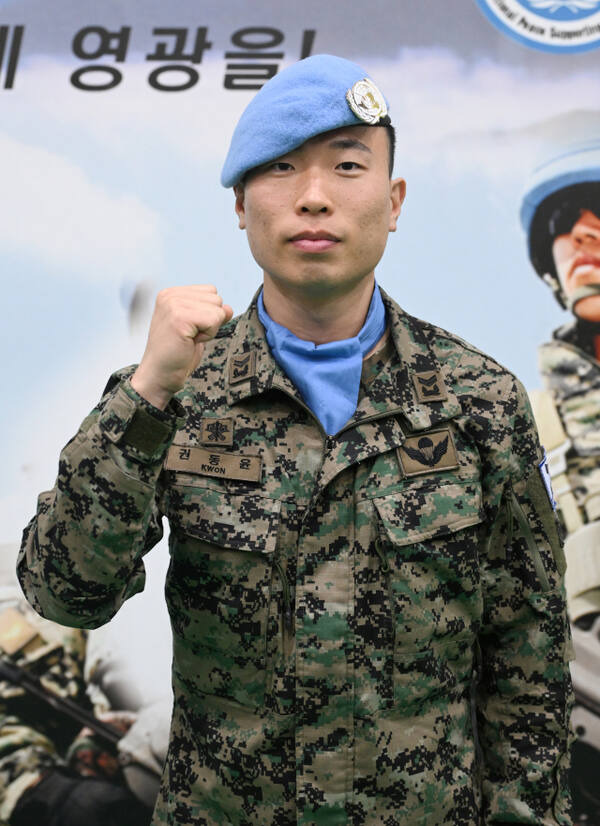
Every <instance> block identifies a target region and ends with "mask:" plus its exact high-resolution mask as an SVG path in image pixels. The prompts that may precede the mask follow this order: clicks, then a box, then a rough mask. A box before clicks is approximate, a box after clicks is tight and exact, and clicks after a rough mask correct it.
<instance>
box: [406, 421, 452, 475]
mask: <svg viewBox="0 0 600 826" xmlns="http://www.w3.org/2000/svg"><path fill="white" fill-rule="evenodd" d="M398 459H399V461H400V466H401V468H402V470H403V471H404V474H405V476H419V475H421V474H422V473H434V472H437V471H440V470H452V469H453V468H457V467H458V460H457V458H456V449H455V447H454V440H453V438H452V433H451V432H450V429H449V428H445V429H444V430H436V431H435V432H434V433H427V434H422V435H419V436H409V438H408V439H407V440H406V441H405V442H404V444H403V445H402V446H401V447H399V448H398Z"/></svg>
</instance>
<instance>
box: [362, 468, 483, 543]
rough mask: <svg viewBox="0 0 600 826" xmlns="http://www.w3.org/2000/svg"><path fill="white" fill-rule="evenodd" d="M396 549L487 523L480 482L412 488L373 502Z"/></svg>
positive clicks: (475, 480) (472, 481) (466, 481)
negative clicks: (399, 546) (483, 521)
mask: <svg viewBox="0 0 600 826" xmlns="http://www.w3.org/2000/svg"><path fill="white" fill-rule="evenodd" d="M373 502H374V504H375V507H376V508H377V512H378V513H379V516H380V518H381V522H382V524H383V526H384V528H385V531H386V533H387V536H388V538H389V540H390V542H392V543H393V544H394V545H410V544H412V543H414V542H419V541H421V540H423V539H431V538H432V537H435V536H444V534H449V533H454V532H455V531H459V530H461V528H467V527H469V526H471V525H476V524H477V523H478V522H481V521H482V520H483V508H482V502H481V485H480V482H479V480H478V479H471V480H465V481H463V482H456V483H454V482H453V483H449V484H445V485H440V486H438V487H434V488H432V487H429V486H428V487H425V486H423V487H421V488H409V489H406V490H404V491H402V492H401V493H394V494H390V495H389V496H381V497H376V498H375V499H374V500H373Z"/></svg>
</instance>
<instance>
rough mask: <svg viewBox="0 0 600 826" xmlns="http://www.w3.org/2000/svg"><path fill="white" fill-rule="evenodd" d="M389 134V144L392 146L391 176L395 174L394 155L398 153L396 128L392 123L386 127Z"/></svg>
mask: <svg viewBox="0 0 600 826" xmlns="http://www.w3.org/2000/svg"><path fill="white" fill-rule="evenodd" d="M385 130H386V132H387V136H388V144H389V148H390V178H391V177H392V175H393V174H394V155H395V154H396V130H395V129H394V127H393V126H392V124H391V123H390V124H388V125H387V126H386V127H385Z"/></svg>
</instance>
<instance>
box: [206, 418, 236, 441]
mask: <svg viewBox="0 0 600 826" xmlns="http://www.w3.org/2000/svg"><path fill="white" fill-rule="evenodd" d="M200 441H201V442H202V444H204V445H223V446H224V447H231V445H232V444H233V419H202V427H201V431H200Z"/></svg>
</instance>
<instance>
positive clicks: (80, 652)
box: [0, 546, 150, 826]
mask: <svg viewBox="0 0 600 826" xmlns="http://www.w3.org/2000/svg"><path fill="white" fill-rule="evenodd" d="M1 550H2V560H1V564H2V570H0V824H2V826H40V825H41V824H43V826H82V824H84V823H85V825H86V826H146V824H148V823H149V821H150V811H149V810H148V808H147V805H142V804H140V803H139V802H138V800H137V799H136V798H135V797H134V796H133V795H132V793H131V791H130V790H129V789H128V784H127V780H126V778H125V776H124V774H123V770H122V767H121V765H120V760H119V751H118V750H117V748H116V743H117V741H119V739H120V738H122V737H123V736H124V735H125V731H126V730H127V728H128V727H129V726H130V725H131V723H132V720H133V715H123V714H115V713H113V714H111V715H109V718H108V719H109V720H110V723H109V724H108V733H109V735H111V739H110V741H109V740H105V739H103V738H102V737H99V736H98V733H97V732H94V731H92V730H91V729H89V728H86V727H85V725H84V722H85V715H90V716H91V717H92V721H93V724H94V725H97V726H98V727H99V729H100V730H102V728H103V724H102V722H101V721H100V719H97V720H96V719H95V715H94V706H93V704H92V702H91V701H90V698H89V696H88V694H89V691H88V687H89V683H87V682H86V678H85V670H86V650H87V647H88V633H87V632H85V631H82V630H79V629H75V628H67V627H63V626H60V625H57V624H56V623H54V622H49V621H48V620H45V619H43V618H42V617H40V616H39V615H38V614H36V613H35V612H34V611H33V610H32V608H31V607H30V606H29V605H28V603H27V602H26V601H25V600H24V599H23V597H22V595H21V594H20V592H19V586H18V583H17V581H16V578H15V576H14V558H15V553H16V549H15V548H14V547H13V546H2V547H1ZM7 563H10V570H9V569H8V568H7V567H6V565H7ZM94 689H95V699H96V701H97V702H98V704H99V708H102V709H103V710H104V711H105V712H106V711H107V699H106V697H105V696H104V695H103V694H102V692H101V689H100V687H99V686H98V685H95V686H94ZM44 697H46V700H44V699H43V698H44ZM78 712H83V717H84V721H83V722H82V720H81V719H78ZM130 739H131V738H130ZM145 774H146V773H144V776H145Z"/></svg>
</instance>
